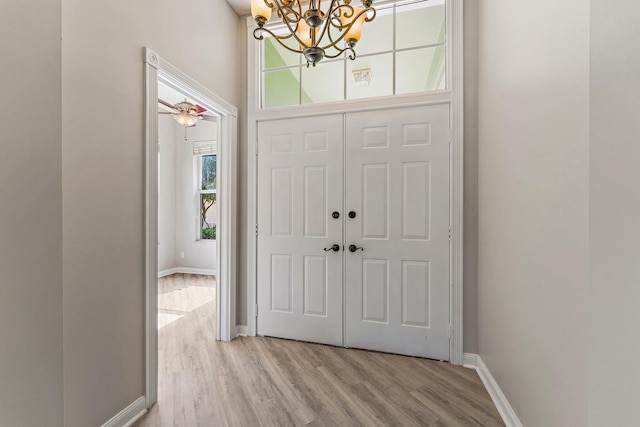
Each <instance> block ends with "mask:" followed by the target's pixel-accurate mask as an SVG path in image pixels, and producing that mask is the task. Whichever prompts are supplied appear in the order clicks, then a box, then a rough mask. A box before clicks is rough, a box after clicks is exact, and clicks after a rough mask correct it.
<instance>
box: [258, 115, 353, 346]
mask: <svg viewBox="0 0 640 427" xmlns="http://www.w3.org/2000/svg"><path fill="white" fill-rule="evenodd" d="M343 126H344V124H343V117H342V116H340V115H336V116H326V117H321V118H319V117H314V118H312V119H306V118H303V119H289V120H279V121H270V122H261V123H259V124H258V227H259V233H258V334H260V335H269V336H276V337H282V338H292V339H300V340H306V341H313V342H319V343H325V344H332V345H342V344H343V339H342V325H343V319H342V295H343V287H342V280H343V276H342V272H343V267H342V260H343V253H342V246H341V248H340V251H338V252H333V251H324V248H329V247H330V246H331V245H333V244H338V245H342V241H343V235H342V227H343V217H344V215H342V213H343V212H342V204H343V200H342V197H343V192H342V188H343V185H344V184H343V180H342V176H343V168H342V158H343V150H344V145H343ZM333 211H338V212H339V213H340V217H339V218H337V219H334V218H332V216H331V213H332V212H333Z"/></svg>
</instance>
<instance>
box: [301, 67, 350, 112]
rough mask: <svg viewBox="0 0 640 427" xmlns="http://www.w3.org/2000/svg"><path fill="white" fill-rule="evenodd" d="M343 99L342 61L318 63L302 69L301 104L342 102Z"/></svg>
mask: <svg viewBox="0 0 640 427" xmlns="http://www.w3.org/2000/svg"><path fill="white" fill-rule="evenodd" d="M343 99H344V61H342V60H340V61H334V62H320V63H319V64H318V65H316V66H315V67H308V68H307V67H304V68H303V69H302V103H303V104H313V103H318V102H329V101H342V100H343Z"/></svg>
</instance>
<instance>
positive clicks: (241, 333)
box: [236, 325, 248, 337]
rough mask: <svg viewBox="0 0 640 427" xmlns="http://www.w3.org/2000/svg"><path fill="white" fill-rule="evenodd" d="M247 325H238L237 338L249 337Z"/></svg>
mask: <svg viewBox="0 0 640 427" xmlns="http://www.w3.org/2000/svg"><path fill="white" fill-rule="evenodd" d="M247 331H248V329H247V325H236V336H237V337H246V336H247Z"/></svg>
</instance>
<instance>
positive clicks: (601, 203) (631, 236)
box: [588, 0, 640, 427]
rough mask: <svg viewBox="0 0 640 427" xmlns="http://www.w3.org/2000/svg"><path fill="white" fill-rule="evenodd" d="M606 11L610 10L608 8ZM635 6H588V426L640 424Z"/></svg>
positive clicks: (639, 111) (638, 12)
mask: <svg viewBox="0 0 640 427" xmlns="http://www.w3.org/2000/svg"><path fill="white" fill-rule="evenodd" d="M612 6H614V7H612ZM638 22H640V4H639V3H638V2H635V1H630V0H623V1H617V2H615V4H613V5H612V4H610V3H607V2H599V1H591V131H590V135H591V138H590V148H591V164H590V168H591V169H590V171H591V177H590V179H591V180H590V183H591V191H590V193H589V194H590V198H591V212H590V223H589V225H590V227H589V230H590V245H589V247H590V249H591V262H590V274H591V277H590V295H589V301H590V304H589V326H588V328H589V425H592V426H624V427H626V426H638V425H640V392H639V391H638V385H639V384H640V365H638V363H636V362H635V355H636V354H638V352H640V339H639V337H640V262H639V260H640V243H639V242H640V190H639V186H638V185H639V183H640V167H639V166H638V160H639V159H640V138H639V135H640V120H639V117H638V116H639V115H640V77H639V76H640V30H639V29H638Z"/></svg>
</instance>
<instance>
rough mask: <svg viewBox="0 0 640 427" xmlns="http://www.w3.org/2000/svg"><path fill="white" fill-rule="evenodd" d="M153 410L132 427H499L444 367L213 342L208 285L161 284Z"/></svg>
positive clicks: (484, 396) (308, 347)
mask: <svg viewBox="0 0 640 427" xmlns="http://www.w3.org/2000/svg"><path fill="white" fill-rule="evenodd" d="M158 291H159V294H160V295H162V296H163V298H162V307H161V310H160V313H162V314H166V315H167V316H166V317H165V318H164V321H165V322H168V323H166V325H165V326H163V327H162V328H161V329H160V330H159V341H158V344H159V352H158V357H159V360H158V363H159V364H158V372H159V381H158V403H157V404H156V405H154V406H153V407H152V408H151V409H150V411H149V412H148V413H147V414H146V415H145V416H144V417H143V418H142V419H140V420H138V422H137V423H136V424H135V426H137V427H168V426H175V427H192V426H195V427H198V426H202V427H213V426H215V427H217V426H231V427H236V426H238V427H245V426H247V427H253V426H274V427H275V426H278V427H280V426H331V427H334V426H367V427H370V426H464V427H469V426H482V427H493V426H504V424H503V422H502V420H501V418H500V415H499V414H498V411H497V410H496V408H495V406H494V405H493V402H492V401H491V398H490V397H489V395H488V393H487V392H486V390H485V389H484V386H483V385H482V382H481V381H480V378H479V377H478V375H477V373H476V372H475V371H473V370H469V369H465V368H462V367H459V366H453V365H451V364H449V363H445V362H438V361H432V360H426V359H419V358H413V357H405V356H399V355H393V354H384V353H376V352H370V351H364V350H355V349H345V348H338V347H331V346H326V345H319V344H309V343H303V342H297V341H290V340H282V339H277V338H266V337H250V338H238V339H236V340H234V341H232V342H220V341H216V340H215V339H214V337H215V298H213V299H212V298H211V296H212V295H215V280H213V278H212V277H210V276H195V275H189V274H175V275H172V276H167V277H164V278H162V279H160V281H159V290H158Z"/></svg>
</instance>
